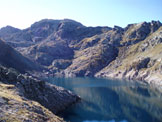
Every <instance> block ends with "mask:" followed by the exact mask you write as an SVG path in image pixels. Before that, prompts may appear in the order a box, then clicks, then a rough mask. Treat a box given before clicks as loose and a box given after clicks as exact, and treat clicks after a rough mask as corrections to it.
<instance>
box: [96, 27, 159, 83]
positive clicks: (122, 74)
mask: <svg viewBox="0 0 162 122" xmlns="http://www.w3.org/2000/svg"><path fill="white" fill-rule="evenodd" d="M161 40H162V27H160V28H159V29H158V30H157V31H155V32H154V33H151V34H150V35H149V36H148V37H147V38H145V39H144V40H142V41H141V42H139V43H137V44H134V45H131V46H127V47H125V48H119V55H118V57H117V58H116V60H114V61H113V62H111V63H110V64H109V65H108V66H107V67H105V68H104V69H102V70H101V71H100V72H98V73H96V75H95V76H96V77H111V78H120V79H121V78H126V79H129V80H138V81H145V82H147V83H150V84H156V85H157V84H158V85H159V86H161V85H162V69H161V67H162V66H161V61H162V59H161V57H162V48H161V47H162V41H161Z"/></svg>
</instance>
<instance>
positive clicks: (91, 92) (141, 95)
mask: <svg viewBox="0 0 162 122" xmlns="http://www.w3.org/2000/svg"><path fill="white" fill-rule="evenodd" d="M49 82H51V83H53V84H56V85H58V86H62V87H65V88H67V89H70V90H72V91H73V92H74V93H76V94H78V95H80V96H81V98H82V101H81V102H80V103H78V104H76V105H73V106H72V107H70V108H69V109H68V110H66V111H65V112H64V113H61V115H60V116H62V117H63V118H64V119H65V120H67V121H71V122H162V93H160V92H159V91H158V90H157V89H155V88H150V87H148V86H146V85H139V84H137V83H130V82H124V81H123V82H121V81H120V82H119V81H115V80H108V79H97V78H51V79H49Z"/></svg>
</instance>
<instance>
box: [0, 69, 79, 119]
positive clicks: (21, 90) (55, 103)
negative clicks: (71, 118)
mask: <svg viewBox="0 0 162 122" xmlns="http://www.w3.org/2000/svg"><path fill="white" fill-rule="evenodd" d="M79 99H80V98H79V97H78V96H76V95H75V94H73V93H72V92H70V91H68V90H65V89H63V88H61V87H57V86H54V85H51V84H49V83H46V82H44V81H40V80H37V79H34V78H33V77H31V76H26V75H22V74H19V73H18V72H17V71H15V70H14V69H7V68H5V67H2V66H0V106H1V107H0V111H2V112H1V114H0V116H1V118H0V120H1V121H2V120H3V121H7V120H9V121H11V120H15V121H16V120H17V121H18V120H19V121H29V120H30V121H37V122H40V121H51V122H53V121H54V122H55V121H56V122H57V121H58V122H59V121H63V120H62V119H60V118H58V117H57V116H55V115H54V114H53V113H58V112H60V111H62V110H64V109H65V108H66V107H68V106H70V105H71V104H73V103H75V102H77V101H78V100H79ZM10 106H11V107H10ZM6 107H9V108H8V109H6ZM46 108H47V109H48V110H47V109H46ZM49 110H50V111H52V112H53V113H52V112H50V111H49ZM17 115H18V117H16V116H17ZM15 117H16V118H15Z"/></svg>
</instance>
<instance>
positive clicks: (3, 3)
mask: <svg viewBox="0 0 162 122" xmlns="http://www.w3.org/2000/svg"><path fill="white" fill-rule="evenodd" d="M0 15H1V18H0V27H3V26H6V25H11V26H14V27H17V28H21V29H23V28H27V27H29V26H30V25H31V24H32V23H34V22H35V21H39V20H41V19H44V18H49V19H64V18H68V19H73V20H76V21H79V22H81V23H82V24H84V25H86V26H110V27H113V26H114V25H119V26H121V27H125V26H126V25H127V24H130V23H138V22H143V21H151V20H160V21H161V22H162V0H0Z"/></svg>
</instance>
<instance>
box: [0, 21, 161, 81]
mask: <svg viewBox="0 0 162 122" xmlns="http://www.w3.org/2000/svg"><path fill="white" fill-rule="evenodd" d="M161 26H162V24H161V22H159V21H152V22H142V23H137V24H129V25H128V26H127V27H125V28H121V27H118V26H114V28H109V27H86V26H84V25H82V24H81V23H79V22H76V21H73V20H69V19H65V20H48V19H45V20H41V21H39V22H36V23H34V24H33V25H32V26H31V27H29V28H27V29H25V30H17V32H16V31H14V33H11V34H10V36H8V37H6V36H5V34H4V36H1V37H2V38H4V39H6V43H8V44H9V45H11V46H13V47H14V48H15V49H17V50H18V51H19V52H21V53H22V54H23V55H25V56H26V57H28V58H29V59H30V60H32V61H34V62H37V63H38V64H40V65H41V66H43V67H46V68H47V70H48V74H52V76H53V75H54V76H55V75H59V76H68V77H71V76H96V77H115V78H126V79H134V80H145V81H148V82H149V83H150V82H153V81H154V80H156V83H158V82H161V68H160V67H161V63H160V62H161V57H162V56H161V35H162V32H161ZM6 30H7V29H6ZM12 30H14V29H12ZM11 32H12V31H11ZM3 33H4V31H3ZM3 33H2V34H1V31H0V35H3Z"/></svg>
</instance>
